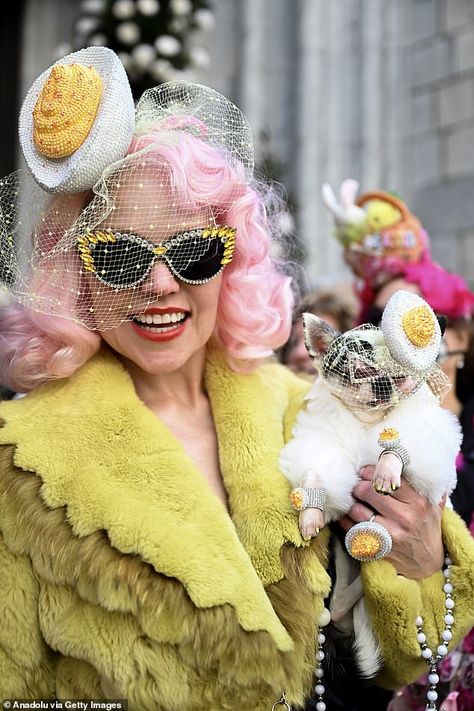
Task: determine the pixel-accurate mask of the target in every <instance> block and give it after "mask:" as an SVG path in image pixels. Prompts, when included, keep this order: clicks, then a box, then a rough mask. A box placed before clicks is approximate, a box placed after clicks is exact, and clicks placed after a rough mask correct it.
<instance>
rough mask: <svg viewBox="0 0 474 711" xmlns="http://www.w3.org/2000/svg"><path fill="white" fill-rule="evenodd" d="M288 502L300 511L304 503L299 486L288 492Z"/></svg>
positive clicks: (302, 493)
mask: <svg viewBox="0 0 474 711" xmlns="http://www.w3.org/2000/svg"><path fill="white" fill-rule="evenodd" d="M290 502H291V505H292V506H293V508H294V509H296V510H297V511H300V510H301V509H302V508H303V504H304V492H303V490H302V489H301V488H297V489H293V491H292V492H291V493H290Z"/></svg>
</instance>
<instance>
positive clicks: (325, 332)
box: [303, 313, 341, 364]
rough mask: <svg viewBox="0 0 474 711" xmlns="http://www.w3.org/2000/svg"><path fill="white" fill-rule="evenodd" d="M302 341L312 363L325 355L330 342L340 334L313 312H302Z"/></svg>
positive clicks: (317, 361)
mask: <svg viewBox="0 0 474 711" xmlns="http://www.w3.org/2000/svg"><path fill="white" fill-rule="evenodd" d="M303 331H304V342H305V345H306V348H307V350H308V353H309V355H310V357H311V359H312V360H313V362H314V363H316V364H317V363H319V361H321V359H322V358H323V357H324V356H325V355H326V353H327V352H328V350H329V347H330V345H331V343H332V342H333V341H334V340H335V339H336V338H337V337H338V336H340V335H341V334H340V333H339V331H337V330H336V329H335V328H332V326H330V325H329V324H328V323H326V321H323V319H322V318H319V317H318V316H315V315H314V314H310V313H304V314H303Z"/></svg>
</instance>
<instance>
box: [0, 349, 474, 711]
mask: <svg viewBox="0 0 474 711" xmlns="http://www.w3.org/2000/svg"><path fill="white" fill-rule="evenodd" d="M206 382H207V389H208V393H209V396H210V399H211V403H212V410H213V413H214V417H215V423H216V429H217V436H218V441H219V456H220V463H221V469H222V475H223V478H224V482H225V487H226V490H227V493H228V497H229V507H230V512H231V513H230V515H229V514H228V513H227V511H226V509H225V507H224V506H223V505H222V504H221V502H220V501H219V500H218V499H217V497H216V496H215V495H214V494H213V493H212V492H211V490H210V489H209V487H208V485H207V483H206V482H205V480H204V477H203V476H202V475H201V474H200V473H199V472H198V471H197V470H196V467H195V465H194V463H193V462H192V461H191V460H190V458H189V457H188V456H187V455H186V453H185V452H184V450H183V448H182V447H181V446H180V444H179V442H178V441H177V440H176V439H175V438H174V436H173V435H172V434H171V433H170V431H169V430H168V429H167V428H166V427H165V426H164V425H163V424H162V423H161V422H160V421H159V420H158V419H157V418H156V417H155V416H154V415H153V414H152V412H151V411H149V410H148V409H147V408H146V407H145V406H144V405H143V403H142V402H141V401H140V400H139V399H138V397H137V396H136V394H135V391H134V388H133V385H132V382H131V380H130V378H129V376H128V374H127V373H126V372H125V370H124V369H123V368H122V366H121V365H120V364H119V362H118V361H117V360H116V359H115V358H114V357H113V356H111V355H110V354H107V353H104V352H103V353H100V354H98V355H97V356H96V357H95V358H94V359H93V360H92V361H91V362H90V363H88V364H87V365H86V366H85V367H83V368H82V369H81V370H80V371H79V372H78V373H76V375H75V376H74V377H72V378H70V379H69V380H67V381H64V382H56V383H54V384H51V385H48V386H44V387H42V388H40V389H38V390H37V391H35V392H34V393H32V394H31V395H29V396H28V397H26V398H25V399H23V400H19V401H14V402H8V403H3V404H2V406H1V407H0V418H1V421H2V424H3V427H2V429H0V444H1V445H2V446H1V447H0V454H1V459H0V531H1V538H0V566H1V574H0V605H1V610H2V624H1V630H0V699H3V698H11V697H17V698H47V697H57V698H70V697H75V698H127V699H128V702H129V709H130V710H131V711H178V710H179V711H204V710H205V711H221V710H222V709H229V710H233V711H237V709H251V710H252V711H269V710H270V709H271V707H272V704H273V703H274V702H275V701H277V699H278V698H279V697H280V694H281V692H282V691H283V690H285V691H286V693H287V697H288V699H289V700H290V702H291V703H292V704H294V705H295V706H297V705H298V704H301V703H302V702H303V698H304V696H305V695H307V694H308V693H309V692H310V689H311V683H312V672H313V669H314V652H315V650H314V643H313V640H314V636H315V625H316V620H317V619H318V617H319V615H320V613H321V611H322V607H323V600H324V598H325V596H326V595H327V593H328V591H329V586H330V580H329V577H328V575H327V573H326V570H325V565H326V556H327V538H328V534H327V532H326V531H324V532H323V534H322V535H321V536H320V537H318V538H317V539H316V540H315V541H313V542H312V543H311V544H307V543H305V542H304V541H302V539H301V537H300V534H299V530H298V523H297V516H296V515H295V513H294V512H293V511H292V510H291V508H290V506H289V503H288V491H289V485H288V482H287V480H286V479H285V478H284V477H283V475H282V474H281V473H280V472H279V470H278V465H277V461H278V454H279V452H280V449H281V447H282V446H283V444H284V443H285V441H286V440H287V439H288V437H289V436H290V433H291V426H292V423H293V420H294V417H295V415H296V412H297V409H298V408H299V407H300V406H301V402H302V398H303V396H304V393H305V391H306V390H307V387H308V385H307V383H304V382H302V381H300V380H298V379H297V378H296V377H294V376H293V375H291V374H290V373H289V372H288V371H286V370H285V369H283V368H282V367H280V366H278V365H267V366H264V367H262V368H260V370H259V371H258V372H256V373H254V374H252V375H238V374H235V373H233V372H232V371H230V370H229V369H228V367H227V366H226V365H225V363H224V361H223V358H222V356H221V355H220V354H219V353H217V352H213V353H211V354H210V355H209V359H208V363H207V369H206ZM444 536H445V542H446V545H447V547H448V549H449V551H450V554H451V556H452V558H453V561H454V565H453V567H452V580H453V583H454V586H455V588H456V598H457V600H458V604H457V607H456V629H455V632H456V634H457V636H458V637H459V636H461V635H462V634H463V633H464V632H466V631H467V629H468V628H469V626H470V625H471V624H472V623H473V616H472V611H471V610H472V599H473V589H474V580H473V578H474V573H473V566H472V561H473V560H474V545H473V543H472V541H471V539H470V537H469V535H468V534H467V532H466V530H465V528H464V526H463V524H461V522H460V520H459V519H458V518H457V516H456V515H455V514H452V512H446V514H445V516H444ZM363 567H364V571H363V576H364V579H365V586H366V597H367V603H368V607H369V610H370V613H371V615H372V618H373V622H374V625H375V628H376V630H377V633H378V636H379V638H380V641H381V647H382V651H383V653H384V658H385V660H386V666H385V668H384V671H383V673H382V675H381V681H382V682H383V683H385V684H387V685H389V686H390V685H399V684H402V683H405V682H407V681H409V680H412V679H414V678H415V677H416V676H417V675H418V674H419V673H420V671H422V670H423V669H424V664H423V663H422V662H420V659H419V648H418V644H417V642H416V634H415V627H414V619H415V617H416V615H417V614H420V613H422V614H423V616H424V617H425V619H426V622H425V627H426V631H427V633H428V638H429V639H430V638H431V637H434V636H436V638H438V634H439V630H440V628H441V626H442V620H443V593H442V589H441V588H442V582H441V581H442V574H441V573H438V574H436V575H434V576H433V577H432V578H429V579H426V580H424V581H422V582H421V583H418V582H415V581H410V580H406V579H405V578H403V577H401V576H397V575H396V573H395V570H394V568H393V567H392V566H391V565H390V563H388V562H386V561H379V562H377V563H372V564H365V565H364V566H363Z"/></svg>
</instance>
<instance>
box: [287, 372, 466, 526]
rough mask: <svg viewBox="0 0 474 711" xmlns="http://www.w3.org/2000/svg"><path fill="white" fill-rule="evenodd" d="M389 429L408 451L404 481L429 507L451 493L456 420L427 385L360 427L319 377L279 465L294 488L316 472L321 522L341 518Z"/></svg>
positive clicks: (456, 444) (457, 439)
mask: <svg viewBox="0 0 474 711" xmlns="http://www.w3.org/2000/svg"><path fill="white" fill-rule="evenodd" d="M387 427H394V428H395V429H397V430H398V431H399V433H400V442H401V443H402V444H403V446H404V447H405V448H406V449H407V451H408V453H409V457H410V463H409V464H408V465H407V466H406V467H405V468H404V471H403V476H404V477H405V478H406V479H407V480H408V481H409V482H410V483H411V484H412V486H413V487H414V488H415V489H416V490H417V491H418V492H419V493H420V494H423V496H425V497H426V498H427V499H429V500H430V501H431V502H432V503H438V502H439V501H440V500H441V498H442V497H443V495H444V494H446V493H448V494H449V493H450V492H451V491H452V490H453V488H454V486H455V483H456V468H455V459H456V455H457V453H458V451H459V447H460V443H461V431H460V426H459V423H458V420H457V418H456V417H455V416H454V415H453V414H452V413H451V412H449V411H448V410H444V409H442V408H441V407H440V406H439V404H438V401H437V399H436V397H435V396H434V395H433V394H432V392H431V390H430V389H429V387H428V386H427V385H426V384H423V385H422V386H421V387H420V388H419V390H418V391H417V392H416V393H415V394H413V395H411V396H410V397H409V398H407V399H406V400H402V401H401V403H400V404H399V405H398V406H397V407H395V408H394V409H393V410H392V411H391V412H390V413H389V414H388V415H387V416H386V417H385V418H383V419H381V420H380V421H379V422H377V423H375V424H371V425H368V424H364V423H362V422H361V421H360V420H359V419H358V418H357V417H356V415H355V414H354V413H352V412H351V411H350V410H348V409H347V408H346V407H344V406H343V405H342V403H341V402H340V401H339V400H338V399H337V398H336V397H334V395H333V394H332V393H331V391H330V390H329V388H328V385H327V384H326V382H325V381H324V380H323V378H318V379H317V380H316V382H315V383H314V385H313V387H312V388H311V390H310V392H309V394H308V396H307V404H306V408H305V409H304V410H302V411H301V412H300V413H299V414H298V417H297V420H296V423H295V426H294V428H293V438H292V439H291V440H290V441H289V442H288V444H287V445H285V447H284V448H283V450H282V452H281V455H280V466H281V469H282V471H283V472H284V474H285V475H286V476H287V478H288V479H289V481H290V482H291V484H292V486H293V487H297V486H302V485H304V484H305V482H306V478H307V474H308V471H312V472H315V473H316V474H317V477H318V479H319V482H320V483H319V484H318V486H319V487H320V488H323V489H325V490H326V496H327V498H326V504H325V509H324V521H325V523H327V522H328V521H334V520H336V519H338V518H340V517H341V516H342V515H343V514H344V513H346V512H347V511H348V510H349V509H350V507H351V506H352V504H353V503H354V498H353V496H352V490H353V488H354V486H355V485H356V484H357V482H358V481H359V470H360V469H361V468H362V467H363V466H364V465H366V464H375V463H376V462H377V460H378V458H379V455H380V453H381V451H382V450H381V448H380V446H379V445H378V435H379V433H380V431H381V430H382V429H384V428H387Z"/></svg>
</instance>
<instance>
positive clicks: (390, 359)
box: [280, 291, 461, 559]
mask: <svg viewBox="0 0 474 711" xmlns="http://www.w3.org/2000/svg"><path fill="white" fill-rule="evenodd" d="M303 319H304V328H305V339H306V346H307V348H308V352H309V354H310V356H311V358H312V360H313V363H314V365H315V368H316V370H317V372H318V377H317V379H316V382H315V383H314V385H313V387H312V388H311V390H310V392H309V394H308V396H307V404H306V408H305V409H304V410H302V411H301V412H300V413H299V415H298V418H297V421H296V424H295V426H294V429H293V438H292V439H291V440H290V442H289V443H288V444H287V445H286V446H285V447H284V448H283V450H282V452H281V456H280V466H281V469H282V471H283V472H284V473H285V475H286V476H287V478H288V479H289V481H290V482H291V484H292V486H293V487H295V488H296V491H295V492H292V494H293V496H292V500H293V504H294V505H295V508H299V509H300V510H301V511H300V530H301V533H302V535H303V536H304V537H305V538H309V537H311V536H314V535H317V533H318V532H319V530H321V529H322V528H323V526H324V525H325V524H326V523H327V522H328V521H333V520H336V519H338V518H340V517H341V516H342V515H343V514H344V513H346V512H347V511H348V510H349V508H350V507H351V506H352V504H353V503H354V498H353V496H352V490H353V489H354V486H355V485H356V484H357V482H358V481H359V470H360V469H361V467H363V466H364V465H366V464H376V467H375V473H374V478H373V486H374V488H375V489H376V490H377V491H379V492H381V493H391V492H392V491H394V490H395V489H397V488H398V487H399V486H400V476H401V474H402V470H403V476H404V477H406V479H407V480H408V481H409V482H410V483H411V484H412V486H413V487H414V488H415V489H416V490H417V491H418V492H419V493H421V494H423V496H425V497H426V498H428V499H429V500H430V501H431V502H436V503H438V502H439V501H440V500H441V498H442V496H443V495H445V494H449V493H450V492H451V491H452V490H453V488H454V486H455V483H456V469H455V458H456V455H457V453H458V451H459V447H460V443H461V432H460V427H459V423H458V421H457V418H456V417H455V416H454V415H453V414H452V413H450V412H449V411H447V410H444V409H442V408H441V407H440V406H439V399H440V398H441V397H443V396H444V395H445V393H446V391H447V387H449V385H448V386H447V382H446V381H447V379H446V377H445V376H444V373H443V372H442V371H441V369H440V368H439V366H438V365H437V364H436V356H437V354H438V352H439V346H440V342H441V337H442V334H441V328H440V325H439V322H438V320H437V319H436V316H435V315H434V313H433V311H432V309H431V308H430V307H429V306H428V304H426V302H425V301H424V300H423V299H422V298H421V297H419V296H417V295H416V294H413V293H411V292H407V291H398V292H396V293H395V294H394V295H393V296H392V297H391V298H390V300H389V302H388V303H387V306H386V308H385V310H384V314H383V318H382V324H381V327H380V328H375V327H372V326H370V325H364V326H360V327H358V328H355V329H352V330H351V331H348V332H346V333H344V334H340V333H338V332H337V331H335V330H334V329H332V328H331V327H330V326H328V324H326V323H325V322H324V321H322V320H321V319H319V318H318V317H317V316H314V315H312V314H304V316H303ZM381 454H383V455H384V456H381ZM306 489H309V490H322V491H323V492H324V494H325V495H324V494H322V493H321V494H320V495H319V500H315V499H313V500H312V501H311V500H310V499H307V500H306V505H305V503H304V502H303V500H302V499H304V498H305V490H306ZM307 493H308V492H307ZM309 493H311V492H309ZM311 503H313V506H311V505H310V504H311ZM379 557H380V556H379ZM361 559H365V558H361Z"/></svg>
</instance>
